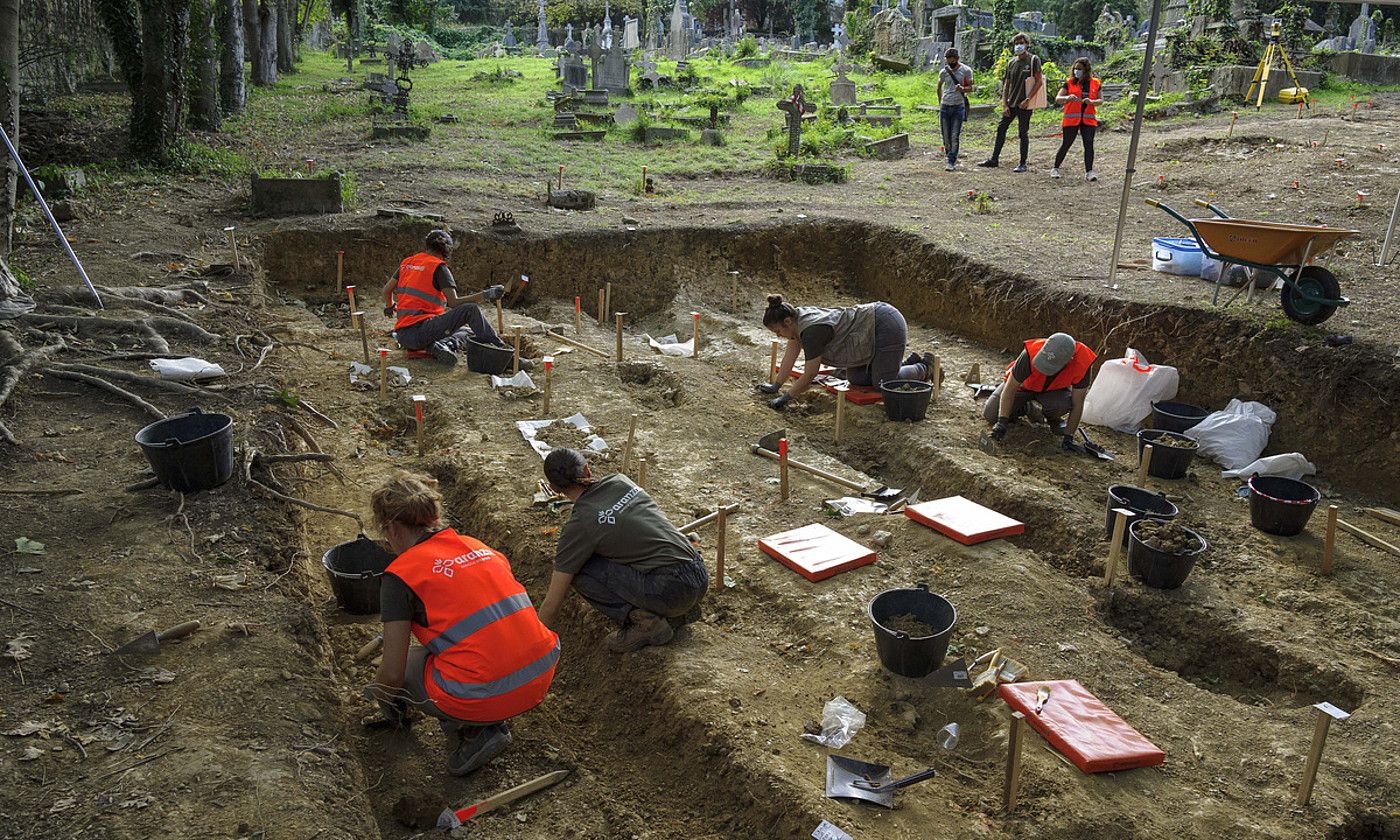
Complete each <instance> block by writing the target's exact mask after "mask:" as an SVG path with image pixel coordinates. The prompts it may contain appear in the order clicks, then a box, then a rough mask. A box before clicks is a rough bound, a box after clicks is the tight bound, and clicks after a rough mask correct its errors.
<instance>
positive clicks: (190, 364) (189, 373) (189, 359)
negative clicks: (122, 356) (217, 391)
mask: <svg viewBox="0 0 1400 840" xmlns="http://www.w3.org/2000/svg"><path fill="white" fill-rule="evenodd" d="M150 364H151V370H153V371H155V372H156V375H157V376H159V377H160V378H161V379H172V380H174V381H176V382H193V381H194V380H196V379H215V378H217V377H220V376H223V375H224V369H223V368H222V367H220V366H218V365H216V364H214V363H213V362H206V361H204V360H203V359H199V358H196V357H194V356H186V357H185V358H183V359H151V361H150Z"/></svg>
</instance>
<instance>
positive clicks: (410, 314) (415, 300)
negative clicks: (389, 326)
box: [394, 253, 447, 330]
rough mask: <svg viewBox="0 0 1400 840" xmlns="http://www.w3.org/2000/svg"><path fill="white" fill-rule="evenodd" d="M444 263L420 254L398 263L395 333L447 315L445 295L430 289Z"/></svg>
mask: <svg viewBox="0 0 1400 840" xmlns="http://www.w3.org/2000/svg"><path fill="white" fill-rule="evenodd" d="M445 262H447V260H444V259H443V258H442V257H438V256H434V255H433V254H428V253H422V254H414V255H413V256H411V257H409V258H408V259H406V260H404V261H403V262H401V263H399V285H398V286H397V287H396V288H395V289H394V296H395V303H396V305H397V307H398V310H399V319H398V321H396V322H394V329H396V330H401V329H403V328H404V327H407V326H411V325H413V324H416V323H418V322H419V321H426V320H428V319H429V318H432V317H433V316H435V315H441V314H442V313H444V312H446V311H447V295H444V294H443V293H442V292H440V291H438V288H437V287H436V286H434V285H433V274H434V273H435V272H436V271H437V268H438V266H440V265H442V264H443V263H445Z"/></svg>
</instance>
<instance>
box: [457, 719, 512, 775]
mask: <svg viewBox="0 0 1400 840" xmlns="http://www.w3.org/2000/svg"><path fill="white" fill-rule="evenodd" d="M468 731H471V730H468ZM457 738H458V739H459V743H458V745H457V747H456V748H455V749H453V750H452V753H451V754H450V755H449V756H448V757H447V772H449V773H451V774H452V775H454V776H465V775H467V774H468V773H471V772H473V771H475V770H480V769H481V768H482V767H485V766H486V763H487V762H488V761H490V760H491V759H493V758H495V757H496V756H498V755H500V754H501V753H503V752H505V751H506V747H509V746H510V729H509V728H508V727H507V726H506V725H505V724H504V723H493V724H491V725H490V726H482V727H479V728H477V729H476V731H475V732H474V733H472V734H471V736H470V737H464V736H463V733H462V732H461V730H458V733H457Z"/></svg>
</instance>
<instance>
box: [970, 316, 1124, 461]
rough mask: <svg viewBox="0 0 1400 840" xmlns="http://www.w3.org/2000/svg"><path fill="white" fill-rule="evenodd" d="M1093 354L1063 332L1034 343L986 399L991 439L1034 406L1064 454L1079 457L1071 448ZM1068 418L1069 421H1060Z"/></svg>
mask: <svg viewBox="0 0 1400 840" xmlns="http://www.w3.org/2000/svg"><path fill="white" fill-rule="evenodd" d="M1095 358H1096V357H1095V355H1094V351H1093V350H1090V349H1089V348H1088V347H1085V346H1084V345H1083V344H1081V343H1079V342H1078V341H1075V340H1074V338H1073V337H1071V336H1070V335H1068V334H1066V333H1055V334H1054V335H1052V336H1050V337H1049V338H1034V339H1031V340H1030V341H1027V342H1026V349H1025V350H1022V351H1021V355H1019V356H1017V357H1016V361H1014V362H1012V363H1011V365H1010V366H1009V367H1007V369H1006V378H1005V380H1004V381H1003V382H1002V383H1001V384H1000V385H998V386H997V389H996V390H995V391H993V392H992V396H991V397H990V398H988V400H987V405H986V407H985V408H984V409H983V410H982V416H983V417H984V418H986V420H987V422H988V423H991V424H992V432H991V437H992V440H1001V439H1002V438H1003V437H1005V436H1006V429H1007V427H1008V426H1009V425H1010V424H1011V421H1012V420H1014V419H1016V418H1017V417H1020V416H1022V415H1024V414H1025V413H1026V410H1027V407H1028V405H1029V404H1030V403H1035V404H1036V405H1038V406H1039V407H1040V410H1041V411H1042V412H1043V413H1044V415H1045V422H1047V423H1049V424H1050V430H1051V431H1053V432H1054V433H1055V434H1058V435H1061V436H1062V439H1063V446H1064V448H1065V449H1068V450H1071V451H1073V452H1083V451H1084V448H1083V447H1082V446H1081V445H1079V444H1078V443H1075V441H1074V433H1075V432H1076V431H1078V430H1079V418H1080V416H1081V415H1082V414H1083V413H1084V396H1085V394H1087V393H1088V392H1089V369H1090V368H1091V367H1092V366H1093V364H1094V359H1095ZM1066 414H1068V415H1069V419H1068V420H1065V419H1063V418H1064V416H1065V415H1066Z"/></svg>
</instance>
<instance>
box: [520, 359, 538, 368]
mask: <svg viewBox="0 0 1400 840" xmlns="http://www.w3.org/2000/svg"><path fill="white" fill-rule="evenodd" d="M520 369H521V370H534V369H535V363H534V362H532V361H530V360H529V359H521V360H520Z"/></svg>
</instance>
